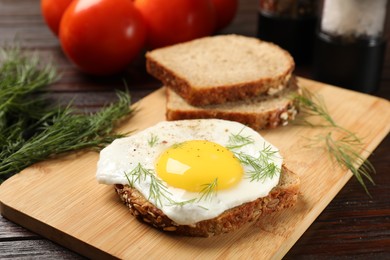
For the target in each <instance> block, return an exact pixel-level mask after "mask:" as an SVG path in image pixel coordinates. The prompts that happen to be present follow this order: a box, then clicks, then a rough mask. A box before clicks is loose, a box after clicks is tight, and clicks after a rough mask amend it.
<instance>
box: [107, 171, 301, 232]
mask: <svg viewBox="0 0 390 260" xmlns="http://www.w3.org/2000/svg"><path fill="white" fill-rule="evenodd" d="M299 184H300V180H299V177H298V176H297V175H296V174H295V173H293V172H292V171H290V170H289V169H287V167H286V166H285V165H283V166H282V174H281V177H280V180H279V184H278V185H277V186H276V187H274V188H273V189H272V190H271V192H270V193H269V195H268V196H266V197H263V198H258V199H256V200H254V201H251V202H247V203H244V204H242V205H240V206H237V207H234V208H231V209H229V210H226V211H225V212H223V213H222V214H221V215H219V216H218V217H216V218H213V219H208V220H203V221H200V222H198V223H195V224H193V225H178V224H177V223H175V222H174V221H172V220H171V219H170V218H168V217H167V216H166V215H165V214H164V213H163V212H162V211H161V210H160V209H158V208H156V207H155V206H154V205H153V204H151V203H150V202H149V201H148V200H147V199H146V198H145V197H144V196H143V195H142V194H141V193H140V192H139V191H138V190H136V189H134V188H131V187H130V186H128V185H121V184H120V185H115V190H116V192H117V193H118V195H119V196H120V198H121V200H122V201H123V202H124V203H125V204H126V205H127V206H128V207H129V209H130V212H131V214H132V215H134V216H135V217H137V218H138V219H139V220H141V221H143V222H145V223H147V224H149V225H152V226H154V227H155V228H157V229H159V230H162V231H167V232H170V233H174V234H178V235H186V236H199V237H210V236H214V235H218V234H222V233H228V232H231V231H234V230H237V229H239V228H241V227H243V226H245V225H246V224H248V223H250V222H254V221H257V220H258V219H259V218H260V217H261V216H264V215H268V214H270V213H272V212H276V211H280V210H282V209H284V208H288V207H292V206H293V205H295V203H296V201H297V198H298V192H299Z"/></svg>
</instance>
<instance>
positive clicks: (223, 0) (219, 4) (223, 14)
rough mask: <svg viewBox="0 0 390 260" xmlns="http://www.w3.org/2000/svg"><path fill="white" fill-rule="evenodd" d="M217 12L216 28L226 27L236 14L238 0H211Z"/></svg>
mask: <svg viewBox="0 0 390 260" xmlns="http://www.w3.org/2000/svg"><path fill="white" fill-rule="evenodd" d="M211 2H212V3H213V4H214V8H215V13H216V30H221V29H223V28H225V27H226V26H227V25H228V24H229V23H230V22H231V21H232V20H233V19H234V17H235V16H236V13H237V9H238V0H211Z"/></svg>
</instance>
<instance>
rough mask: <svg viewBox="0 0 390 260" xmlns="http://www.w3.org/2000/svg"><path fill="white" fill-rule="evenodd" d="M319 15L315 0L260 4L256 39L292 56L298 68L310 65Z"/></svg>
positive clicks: (265, 0) (273, 0) (271, 0)
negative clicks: (281, 49)
mask: <svg viewBox="0 0 390 260" xmlns="http://www.w3.org/2000/svg"><path fill="white" fill-rule="evenodd" d="M316 13H317V1H316V0H260V1H259V11H258V27H257V36H258V38H260V39H261V40H264V41H270V42H273V43H275V44H277V45H279V46H280V47H282V48H284V49H285V50H287V51H288V52H290V53H291V55H292V56H293V58H294V60H295V62H296V64H298V65H301V64H307V63H310V62H311V60H312V53H313V45H314V32H315V28H316V23H317V16H316Z"/></svg>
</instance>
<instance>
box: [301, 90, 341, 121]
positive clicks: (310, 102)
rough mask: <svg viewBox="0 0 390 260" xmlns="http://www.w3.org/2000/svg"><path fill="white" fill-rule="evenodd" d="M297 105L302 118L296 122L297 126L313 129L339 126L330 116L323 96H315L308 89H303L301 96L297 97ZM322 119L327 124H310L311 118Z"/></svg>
mask: <svg viewBox="0 0 390 260" xmlns="http://www.w3.org/2000/svg"><path fill="white" fill-rule="evenodd" d="M295 104H296V106H297V107H298V108H299V112H300V115H301V116H300V117H298V118H297V119H298V120H296V122H295V123H296V124H297V123H298V124H302V125H306V126H311V127H319V126H337V124H336V123H335V121H334V120H333V118H332V117H331V116H330V114H329V111H328V108H327V106H326V104H325V101H324V99H323V98H322V97H321V96H318V95H314V94H313V93H312V92H310V91H309V90H308V89H306V88H303V89H302V93H301V94H300V95H297V96H295ZM312 117H320V118H322V119H324V120H325V122H326V124H324V125H321V124H318V123H315V124H314V123H312V122H310V118H312Z"/></svg>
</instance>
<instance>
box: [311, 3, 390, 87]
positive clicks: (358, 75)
mask: <svg viewBox="0 0 390 260" xmlns="http://www.w3.org/2000/svg"><path fill="white" fill-rule="evenodd" d="M386 4H387V0H375V1H372V0H347V1H340V0H325V1H324V3H323V6H322V12H321V20H320V22H319V24H318V29H317V31H316V40H315V51H314V62H313V77H314V78H315V79H316V80H318V81H322V82H326V83H329V84H332V85H336V86H340V87H344V88H348V89H352V90H356V91H360V92H364V93H374V92H375V91H376V90H377V89H378V87H379V82H380V77H381V72H382V67H383V62H384V56H385V50H386V40H385V38H384V36H383V29H384V22H385V16H386Z"/></svg>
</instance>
